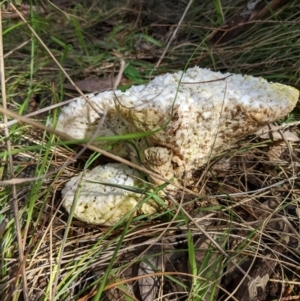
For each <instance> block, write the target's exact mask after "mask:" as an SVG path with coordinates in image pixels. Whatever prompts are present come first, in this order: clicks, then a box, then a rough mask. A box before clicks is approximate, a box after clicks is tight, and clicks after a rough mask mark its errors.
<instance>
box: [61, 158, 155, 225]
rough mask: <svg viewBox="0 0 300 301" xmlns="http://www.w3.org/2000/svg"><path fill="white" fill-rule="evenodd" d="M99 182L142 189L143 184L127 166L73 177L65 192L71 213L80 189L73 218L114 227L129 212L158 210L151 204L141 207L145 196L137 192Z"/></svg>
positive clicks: (111, 166) (102, 168) (109, 166)
mask: <svg viewBox="0 0 300 301" xmlns="http://www.w3.org/2000/svg"><path fill="white" fill-rule="evenodd" d="M81 178H82V179H81ZM80 179H81V180H80ZM79 183H80V187H78V184H79ZM100 183H110V184H117V185H123V186H131V187H139V186H141V183H142V182H141V180H140V179H139V173H138V172H137V171H135V170H133V169H131V168H129V167H128V166H126V165H124V164H121V163H109V164H107V165H105V166H97V167H95V168H94V169H92V170H89V171H86V172H85V173H84V174H82V173H80V174H79V175H78V176H76V177H73V178H72V179H71V180H70V181H69V182H68V183H67V184H66V186H65V188H64V189H63V190H62V195H63V206H64V207H65V208H66V210H67V211H68V212H70V211H71V207H72V204H73V202H74V201H75V195H76V191H77V190H78V193H79V194H78V197H77V200H76V201H77V203H76V207H75V211H74V216H75V217H76V218H78V219H79V220H81V221H84V222H87V223H91V224H96V225H106V226H112V225H115V224H116V223H118V222H119V221H120V220H121V219H122V218H124V216H126V214H128V213H130V212H134V214H135V215H136V214H137V213H139V214H153V213H155V212H156V210H157V206H156V204H155V203H154V202H151V201H150V202H149V201H148V202H147V203H144V204H142V206H139V205H138V203H139V202H140V201H142V200H143V197H142V196H141V195H140V194H138V193H134V192H131V191H128V190H126V189H122V188H118V187H112V186H109V185H103V184H100Z"/></svg>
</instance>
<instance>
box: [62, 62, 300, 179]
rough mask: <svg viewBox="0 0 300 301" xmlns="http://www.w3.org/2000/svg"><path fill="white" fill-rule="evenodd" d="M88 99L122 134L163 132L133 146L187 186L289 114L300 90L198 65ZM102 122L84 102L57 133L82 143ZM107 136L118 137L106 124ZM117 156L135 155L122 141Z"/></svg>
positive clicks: (65, 113) (65, 112)
mask: <svg viewBox="0 0 300 301" xmlns="http://www.w3.org/2000/svg"><path fill="white" fill-rule="evenodd" d="M115 96H116V97H117V98H118V100H116V99H115ZM88 97H89V98H90V100H91V102H93V104H94V105H95V106H96V107H97V108H98V109H99V111H100V112H101V113H103V112H106V111H107V112H108V113H107V121H108V122H109V123H111V125H112V126H113V127H114V128H115V130H116V131H117V132H118V133H119V134H127V133H136V132H145V131H155V130H158V131H157V132H156V133H154V134H153V135H151V136H148V137H147V141H145V140H146V139H143V140H142V141H133V142H134V143H136V146H137V148H138V150H139V152H140V154H141V157H142V161H143V163H144V164H145V165H146V166H147V167H148V168H150V169H151V170H153V171H155V172H157V173H160V174H161V175H162V176H165V177H167V178H172V177H174V178H175V179H176V180H177V181H178V182H179V183H180V182H183V179H184V180H189V179H187V178H186V177H189V176H191V174H192V171H193V170H195V169H198V168H199V167H201V166H203V165H204V164H205V163H207V162H208V161H209V160H210V158H211V157H213V156H215V155H217V154H220V153H222V152H223V151H224V150H226V149H229V148H230V147H232V146H233V145H234V144H235V143H237V142H238V141H240V140H241V139H242V138H244V137H246V136H247V135H249V134H252V133H254V132H255V131H257V130H258V129H260V128H262V127H263V126H265V125H266V124H269V123H271V122H274V121H275V120H278V119H280V118H283V117H284V116H286V115H287V114H288V113H289V112H290V111H292V109H293V108H294V107H295V105H296V102H297V101H298V97H299V91H298V90H297V89H295V88H293V87H290V86H286V85H282V84H278V83H269V82H267V81H266V80H264V79H262V78H256V77H253V76H247V75H245V76H243V75H239V74H229V73H226V74H222V73H220V72H213V71H211V70H209V69H201V68H199V67H194V68H191V69H188V70H186V72H182V71H180V72H177V73H174V74H169V73H168V74H165V75H162V76H158V77H156V78H154V79H153V80H152V81H151V82H150V83H149V84H147V85H140V86H132V87H131V88H130V89H128V90H127V91H125V92H121V91H119V90H117V91H115V94H114V93H113V92H103V93H99V94H95V95H94V94H92V95H91V94H90V95H88ZM99 118H100V117H99V115H98V114H97V113H96V112H95V111H94V110H93V109H92V108H90V106H89V105H88V104H87V103H86V101H85V100H84V99H83V98H81V97H79V98H76V99H74V102H72V103H70V104H69V105H68V106H66V107H64V108H62V111H61V114H60V116H59V119H58V124H57V129H58V130H60V131H63V132H66V133H67V134H69V135H70V136H72V137H74V138H79V139H81V138H89V137H91V136H92V135H93V134H94V132H95V129H96V123H97V121H98V120H99ZM100 135H101V136H107V135H113V133H112V132H111V131H110V130H109V129H108V127H107V126H104V127H103V128H102V129H101V130H100ZM100 144H101V146H103V142H102V143H100ZM112 152H114V153H115V154H118V155H119V156H126V155H127V152H126V150H125V148H124V146H123V145H121V144H120V145H118V146H117V147H115V148H114V149H112Z"/></svg>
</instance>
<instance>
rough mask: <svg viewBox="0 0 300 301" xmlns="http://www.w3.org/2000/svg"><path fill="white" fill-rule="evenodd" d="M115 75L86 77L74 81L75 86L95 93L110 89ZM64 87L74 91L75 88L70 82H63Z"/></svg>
mask: <svg viewBox="0 0 300 301" xmlns="http://www.w3.org/2000/svg"><path fill="white" fill-rule="evenodd" d="M115 80H116V77H113V78H105V79H99V78H86V79H83V80H80V81H77V82H75V84H76V86H77V87H78V88H79V89H80V90H81V91H83V92H89V93H95V92H103V91H110V90H112V88H113V85H114V82H115ZM64 87H65V88H66V89H69V90H73V91H76V88H75V87H74V86H73V85H71V84H69V83H68V84H64Z"/></svg>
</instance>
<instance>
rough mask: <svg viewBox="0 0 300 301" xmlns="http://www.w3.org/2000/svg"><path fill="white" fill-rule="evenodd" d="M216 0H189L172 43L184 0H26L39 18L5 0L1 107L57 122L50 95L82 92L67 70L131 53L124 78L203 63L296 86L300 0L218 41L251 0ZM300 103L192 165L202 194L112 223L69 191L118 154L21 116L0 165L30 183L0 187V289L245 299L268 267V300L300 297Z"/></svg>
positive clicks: (93, 70) (80, 71) (85, 70)
mask: <svg viewBox="0 0 300 301" xmlns="http://www.w3.org/2000/svg"><path fill="white" fill-rule="evenodd" d="M206 2H207V3H203V4H199V3H198V2H196V1H194V2H193V3H192V4H191V7H190V8H189V9H188V10H187V12H186V16H185V18H184V19H183V21H182V23H181V26H180V28H179V29H178V33H177V35H176V36H175V37H174V38H173V39H172V40H171V43H170V47H169V48H166V45H168V42H169V41H170V39H171V37H172V34H173V32H174V30H175V29H176V26H177V25H178V23H179V21H180V19H181V17H182V15H183V12H184V10H185V9H186V8H187V3H186V2H184V1H175V0H173V1H154V0H153V1H147V2H144V1H101V5H100V4H99V1H85V3H83V4H75V5H74V4H70V3H69V1H56V2H54V3H57V4H58V5H59V8H57V7H54V6H52V5H50V3H49V2H47V1H41V3H40V4H39V6H34V5H33V4H32V3H31V5H30V6H29V7H26V6H19V7H18V11H19V12H21V14H22V15H23V16H24V17H25V18H26V20H28V21H29V24H30V25H31V27H32V29H30V28H28V26H27V24H26V23H25V22H23V21H22V20H21V18H20V16H19V15H18V14H17V13H16V11H15V10H14V9H12V10H11V11H9V12H8V7H5V6H4V5H3V6H2V10H3V11H2V18H4V22H3V43H2V45H3V47H4V62H5V69H4V68H3V66H2V76H3V81H2V82H4V80H5V82H6V97H5V95H4V94H3V92H2V107H5V105H7V107H8V109H10V110H12V111H14V112H16V113H18V114H21V115H26V114H29V113H33V114H35V117H33V118H34V119H37V120H39V121H40V122H42V123H43V124H46V122H47V121H48V120H49V118H52V119H53V120H55V119H56V117H57V114H58V111H57V110H58V109H57V108H56V109H51V108H52V107H51V106H53V105H56V104H59V103H60V102H61V101H63V100H65V99H68V98H70V97H71V96H72V95H74V93H73V92H72V93H71V92H67V90H65V89H64V84H65V83H67V81H66V76H65V74H64V72H66V73H67V74H68V75H69V76H70V77H71V78H72V79H73V80H80V79H84V78H90V77H91V78H104V79H107V78H110V77H112V76H115V75H116V74H117V71H118V66H119V62H120V59H123V60H125V62H126V63H127V64H128V65H129V67H127V69H125V71H124V76H123V78H122V79H121V88H126V87H127V86H128V85H131V84H138V83H141V82H146V81H148V80H149V78H151V77H153V76H154V75H156V74H160V73H165V72H169V71H170V72H171V71H175V70H176V71H177V70H179V69H183V68H186V67H187V66H193V65H195V64H197V65H200V66H201V67H209V68H212V69H215V70H221V71H229V72H236V73H246V74H252V75H256V76H263V77H265V78H267V79H269V80H272V81H278V82H282V83H286V84H290V85H294V86H297V87H299V84H300V83H299V70H300V54H299V43H300V5H299V3H298V1H289V2H288V4H287V5H285V6H282V7H280V8H279V9H277V10H274V11H273V12H272V14H271V15H269V16H266V17H264V18H263V19H262V20H259V21H257V20H256V21H255V20H253V21H251V22H249V23H250V24H249V25H248V26H247V27H246V28H245V29H244V31H243V32H242V33H240V34H239V35H238V36H236V37H234V38H232V39H230V40H229V41H227V42H226V43H220V44H212V43H210V42H209V39H210V36H211V34H212V33H213V32H215V31H216V30H217V29H218V28H220V27H221V26H222V24H223V21H224V20H223V19H225V20H228V18H229V17H230V16H231V15H232V14H234V13H236V12H237V11H238V9H239V8H241V7H243V5H244V4H245V3H244V2H243V1H221V2H220V1H206ZM33 8H34V9H33ZM8 14H10V18H8V17H7V16H8ZM223 17H224V18H223ZM33 30H34V31H35V32H36V33H37V35H38V37H39V38H40V39H41V40H42V41H43V42H44V43H45V46H46V47H47V48H48V49H49V50H50V53H51V55H50V54H49V52H48V51H47V50H46V49H45V48H44V47H43V46H42V45H41V43H40V42H39V40H38V39H37V38H36V36H34V35H33ZM165 49H167V51H166V54H165V56H164V57H163V59H162V60H161V63H160V64H159V65H158V66H156V65H157V62H159V60H160V59H161V58H162V54H163V52H164V50H165ZM53 57H54V58H56V59H57V61H58V62H59V63H60V64H61V65H62V67H63V70H64V72H63V71H62V70H61V69H60V68H59V67H58V65H57V64H56V63H55V61H54V60H53ZM5 101H6V103H5ZM44 108H46V109H47V110H46V111H44V112H42V113H41V114H38V113H39V112H40V111H39V110H41V109H44ZM299 109H300V107H299V105H298V106H297V107H296V109H295V111H294V112H293V113H292V114H291V115H290V116H288V117H287V120H284V121H281V122H280V126H279V129H276V133H270V136H269V137H267V138H261V137H255V136H252V137H248V138H247V139H246V140H245V141H241V144H240V148H239V149H237V150H233V151H231V152H228V153H226V154H224V155H223V156H221V157H220V158H215V160H213V161H212V162H211V166H209V167H205V168H204V169H203V170H201V171H199V172H198V173H197V174H195V177H197V179H199V185H198V191H199V193H197V194H196V195H188V194H185V195H184V197H183V198H178V199H172V198H171V199H170V200H169V201H170V203H171V204H172V205H170V208H168V209H166V210H165V211H164V212H162V213H159V214H157V215H156V216H153V217H150V218H148V219H147V218H134V220H132V221H131V223H127V224H124V225H116V226H115V227H111V228H106V227H98V226H97V227H96V226H93V225H87V224H84V223H82V222H79V221H77V220H72V219H71V218H70V217H69V216H68V215H67V214H66V212H65V211H64V209H63V208H62V207H61V195H60V191H61V189H62V187H63V185H64V183H65V182H66V181H67V180H68V179H69V178H70V177H71V176H73V175H75V174H77V173H78V172H79V171H80V170H82V169H83V168H84V167H85V166H86V164H87V162H88V163H89V162H92V161H93V160H94V159H95V161H94V162H93V163H91V164H90V165H91V166H93V165H96V164H99V163H103V162H105V161H106V160H107V159H105V158H102V156H100V157H99V154H97V153H95V152H92V151H88V150H86V149H84V152H83V153H81V154H80V155H79V154H78V153H79V152H80V150H82V147H79V146H74V145H73V146H72V145H68V144H67V143H65V142H61V141H60V139H59V137H58V136H57V135H55V134H54V133H47V132H46V131H44V130H39V131H36V128H35V127H34V126H32V125H30V124H28V123H26V122H19V123H14V118H12V119H10V120H9V122H10V123H9V124H10V127H8V129H7V133H6V134H7V135H9V140H10V144H11V149H10V148H9V145H8V144H7V140H5V136H4V135H3V137H1V139H0V143H1V144H0V147H1V149H0V159H1V166H0V175H1V177H2V180H3V181H6V180H9V179H11V178H13V179H16V178H17V179H19V180H10V182H3V183H4V184H5V183H8V184H6V185H4V186H3V187H1V188H0V222H2V224H1V226H0V234H1V237H0V240H1V247H0V248H1V282H0V291H1V295H2V296H4V297H3V298H4V299H3V300H6V301H10V300H32V301H35V300H51V301H52V300H77V301H79V300H80V301H83V300H154V299H155V300H242V301H246V300H248V299H247V295H246V293H245V292H246V291H247V290H248V289H249V287H250V284H251V283H252V284H253V280H255V279H258V278H257V277H256V276H257V274H259V275H261V276H262V275H264V273H265V272H267V275H269V277H270V279H268V280H269V281H268V282H267V283H265V284H266V285H265V288H266V292H263V290H262V289H261V290H260V291H259V295H258V297H257V300H282V301H283V300H292V299H291V298H292V297H293V298H294V299H293V300H299V299H300V297H299V296H300V270H299V266H300V252H299V251H300V237H299V228H300V225H299V219H300V216H299V215H300V213H299V210H300V209H299V199H300V184H299V183H300V181H299V175H300V148H299V142H298V141H296V142H295V141H293V140H292V139H291V135H290V133H293V134H295V135H296V136H298V137H299V135H300V130H299V119H300V118H299ZM7 116H9V115H7ZM7 116H6V115H4V117H3V119H2V117H1V122H5V119H4V118H7ZM283 122H284V123H283ZM4 134H5V133H4ZM272 135H274V136H276V137H277V138H276V139H274V136H272ZM278 137H279V138H278ZM75 159H76V160H75ZM62 167H63V168H62ZM45 175H46V176H45ZM29 177H31V179H30V178H29ZM20 179H23V180H20ZM159 189H161V187H158V190H159ZM158 190H157V191H156V192H153V194H155V193H156V195H155V196H156V197H157V192H158ZM203 230H204V231H205V233H206V234H207V235H206V236H205V235H203ZM207 236H209V237H210V238H212V239H213V241H214V243H212V242H211V241H210V240H209V239H207ZM259 268H261V269H262V271H259ZM258 271H259V273H258ZM243 272H245V273H243ZM264 279H265V278H264ZM257 281H258V282H259V281H260V283H263V280H257ZM146 293H148V294H149V295H148V297H147V296H146ZM297 296H298V297H297ZM147 298H148V299H147ZM248 298H249V296H248ZM289 298H290V299H289ZM296 298H298V299H296Z"/></svg>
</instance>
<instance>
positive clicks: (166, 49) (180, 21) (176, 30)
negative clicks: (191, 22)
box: [154, 0, 193, 69]
mask: <svg viewBox="0 0 300 301" xmlns="http://www.w3.org/2000/svg"><path fill="white" fill-rule="evenodd" d="M192 3H193V0H190V1H189V3H188V5H187V6H186V8H185V10H184V12H183V14H182V16H181V18H180V20H179V22H178V24H177V26H176V28H175V30H174V32H173V34H172V36H171V38H170V40H169V42H168V44H167V46H166V48H165V49H164V52H163V54H162V55H161V57H160V58H159V60H158V62H157V63H156V64H155V67H154V69H156V68H157V67H158V66H159V65H160V63H161V61H162V60H163V59H164V57H165V55H166V53H167V51H168V50H169V48H170V45H171V43H172V41H173V40H174V38H175V36H176V34H177V32H178V30H179V28H180V26H181V23H182V21H183V19H184V18H185V15H186V14H187V12H188V10H189V8H190V6H191V5H192Z"/></svg>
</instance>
